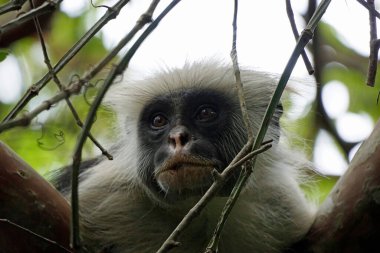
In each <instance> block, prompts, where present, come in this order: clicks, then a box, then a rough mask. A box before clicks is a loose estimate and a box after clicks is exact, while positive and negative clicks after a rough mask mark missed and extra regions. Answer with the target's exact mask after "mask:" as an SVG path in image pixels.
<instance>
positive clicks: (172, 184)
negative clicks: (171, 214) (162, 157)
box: [155, 154, 217, 201]
mask: <svg viewBox="0 0 380 253" xmlns="http://www.w3.org/2000/svg"><path fill="white" fill-rule="evenodd" d="M214 169H217V165H216V163H215V162H213V161H211V160H209V159H206V158H202V157H197V156H192V155H182V154H181V155H175V156H173V157H171V158H169V159H168V160H166V161H165V162H164V163H163V165H162V166H160V167H159V168H158V169H157V170H156V172H155V180H156V181H157V183H158V185H159V187H160V188H161V189H162V191H163V193H164V194H165V196H164V198H165V199H166V200H168V201H175V200H183V199H186V198H188V197H191V196H197V195H199V196H201V195H202V194H203V193H204V192H205V191H206V190H207V189H208V187H209V186H210V185H211V184H212V183H213V176H212V171H213V170H214Z"/></svg>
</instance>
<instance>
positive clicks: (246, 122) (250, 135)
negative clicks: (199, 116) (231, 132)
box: [230, 0, 253, 143]
mask: <svg viewBox="0 0 380 253" xmlns="http://www.w3.org/2000/svg"><path fill="white" fill-rule="evenodd" d="M234 6H235V8H234V15H233V22H232V49H231V53H230V56H231V60H232V65H233V69H234V73H235V81H236V83H235V85H236V89H237V91H238V96H239V101H240V108H241V112H242V115H243V120H244V125H245V128H246V130H247V135H248V141H252V143H253V128H252V124H251V121H250V119H249V114H248V110H247V105H246V102H245V97H244V91H243V83H242V81H241V76H240V68H239V63H238V55H237V50H236V40H237V14H238V0H234Z"/></svg>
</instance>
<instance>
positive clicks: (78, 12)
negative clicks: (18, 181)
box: [0, 0, 380, 199]
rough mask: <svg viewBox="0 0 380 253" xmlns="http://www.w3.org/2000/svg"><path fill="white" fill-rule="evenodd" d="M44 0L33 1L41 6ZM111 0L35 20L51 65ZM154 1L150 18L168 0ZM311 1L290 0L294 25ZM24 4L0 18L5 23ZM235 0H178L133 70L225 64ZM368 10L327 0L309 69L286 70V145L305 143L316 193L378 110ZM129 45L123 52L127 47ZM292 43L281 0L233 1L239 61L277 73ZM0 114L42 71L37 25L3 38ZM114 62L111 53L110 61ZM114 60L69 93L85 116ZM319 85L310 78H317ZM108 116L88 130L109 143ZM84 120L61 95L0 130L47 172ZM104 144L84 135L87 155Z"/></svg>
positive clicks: (108, 36) (0, 0)
mask: <svg viewBox="0 0 380 253" xmlns="http://www.w3.org/2000/svg"><path fill="white" fill-rule="evenodd" d="M6 2H8V1H4V0H0V4H5V3H6ZM41 2H43V1H40V3H39V4H41ZM116 2H117V1H92V2H91V1H89V0H76V1H69V0H64V1H62V3H61V4H60V6H59V8H58V9H57V10H55V11H53V12H51V13H49V14H47V15H44V16H42V17H41V18H40V22H41V24H42V27H43V31H44V39H45V42H46V44H47V52H48V54H49V57H50V60H51V62H52V64H53V65H55V63H57V61H58V60H59V59H60V58H61V57H62V56H63V55H64V54H65V53H66V52H67V51H68V50H69V49H70V48H71V47H72V46H73V45H74V44H75V43H76V42H77V41H78V40H79V39H80V38H81V37H82V36H83V35H84V33H85V32H86V31H88V30H89V29H90V28H91V27H92V26H93V25H94V24H95V22H96V21H97V20H99V18H100V17H101V16H102V15H104V13H105V12H106V11H107V8H106V7H104V6H102V5H105V6H112V5H113V4H115V3H116ZM150 2H151V1H148V0H132V1H130V3H128V4H127V5H126V6H125V7H124V8H123V9H122V11H121V12H120V13H119V15H118V17H117V18H116V19H114V20H112V21H110V22H109V23H108V24H107V25H106V26H104V27H103V29H102V30H101V31H100V32H98V33H97V34H96V35H95V36H94V37H93V38H92V39H91V41H90V42H89V43H88V44H87V45H86V46H85V47H84V48H83V49H82V50H81V51H80V52H79V54H77V55H76V56H75V57H74V58H73V59H72V60H71V61H70V63H69V64H68V65H67V66H65V67H64V68H63V70H62V71H60V72H59V74H58V77H59V78H60V80H61V82H62V83H63V84H64V85H68V84H69V83H70V82H71V81H72V80H75V78H77V77H78V76H81V75H83V73H85V72H86V71H87V70H89V69H91V67H92V66H94V65H95V64H96V63H97V62H98V61H99V60H101V59H102V58H103V57H104V56H105V55H107V52H109V50H111V49H112V48H113V47H114V46H115V45H116V44H117V43H118V41H119V40H120V39H121V38H122V37H123V36H125V34H126V33H127V32H129V31H130V29H131V28H132V27H133V26H134V24H135V22H136V20H137V19H138V17H139V16H140V15H141V14H142V13H143V12H144V11H145V10H146V9H147V7H148V6H149V4H150ZM169 2H170V1H168V0H163V1H161V2H160V4H159V6H158V8H157V10H156V12H155V16H156V15H157V14H158V13H159V12H160V11H161V10H163V8H164V7H165V6H166V5H167V4H168V3H169ZM316 2H318V1H315V0H309V1H292V5H293V11H294V15H295V19H296V23H297V27H298V30H299V32H301V31H302V29H303V28H304V27H305V24H306V23H305V22H306V21H305V20H307V19H308V18H309V17H310V12H312V11H313V10H314V8H315V5H316ZM35 3H36V4H37V5H38V1H36V2H35ZM21 13H22V11H14V12H10V13H7V14H6V15H5V14H3V15H1V16H0V25H1V26H2V25H4V24H7V22H9V20H12V19H14V18H16V17H17V16H18V15H20V14H21ZM232 14H233V1H227V0H207V1H205V0H192V1H189V0H183V1H182V2H180V3H179V4H178V5H177V6H176V7H175V8H174V9H173V11H172V12H170V13H169V15H168V16H167V17H166V18H165V19H164V20H163V22H162V23H161V24H160V25H159V26H158V28H157V29H156V30H155V31H154V32H153V34H152V35H151V36H150V37H149V38H148V39H147V40H146V41H145V42H144V43H143V45H142V46H141V48H140V49H139V50H138V52H137V54H136V55H135V57H134V58H133V59H132V61H131V64H130V68H131V69H132V70H134V71H136V73H139V75H140V77H143V76H144V75H149V74H152V73H154V72H155V71H157V70H160V69H162V68H166V67H173V66H176V67H180V66H182V65H183V64H184V63H185V62H192V61H197V60H202V59H207V58H210V57H211V58H216V59H220V60H221V61H224V62H229V61H230V57H229V53H230V50H231V37H232V25H231V24H232ZM368 20H369V18H368V11H367V10H366V9H365V8H364V7H363V6H362V5H360V4H359V3H358V2H357V1H355V0H346V1H343V0H338V1H332V3H331V5H330V7H329V8H328V10H327V12H326V14H325V15H324V17H323V19H322V22H321V23H320V25H319V27H318V29H317V31H316V34H315V36H314V39H313V41H312V43H311V44H310V45H309V46H308V48H307V54H308V56H309V58H310V60H311V61H312V63H313V65H314V67H315V70H316V72H315V75H313V76H309V75H308V72H307V70H306V67H305V65H304V63H303V61H302V59H300V60H299V61H298V63H297V65H296V68H295V70H294V72H293V74H292V78H294V79H295V80H296V82H299V83H301V84H302V85H298V86H299V88H300V92H299V94H287V95H286V103H285V110H286V113H285V117H284V118H283V120H282V125H283V127H284V128H286V129H287V130H288V131H289V132H290V133H291V134H290V143H291V145H295V146H298V147H299V148H300V149H302V150H304V151H305V153H306V154H307V156H308V158H309V159H310V160H312V161H313V162H314V163H315V164H316V167H317V169H318V171H319V173H320V174H321V177H320V180H319V181H318V182H319V183H320V186H321V199H322V198H323V197H324V196H325V194H326V193H327V192H328V191H329V190H330V188H331V186H332V185H333V184H334V183H335V181H336V179H337V177H339V176H340V175H342V173H344V171H345V170H346V168H347V164H348V163H349V161H350V159H352V157H353V155H354V154H355V152H356V151H357V149H358V147H359V146H360V144H361V142H362V141H363V140H364V139H365V138H366V137H368V135H369V134H370V133H371V131H372V129H373V127H374V124H375V123H376V121H377V120H378V118H379V116H380V110H379V109H380V105H379V103H378V101H377V100H378V96H379V85H378V84H377V83H376V85H375V86H374V87H369V86H367V85H366V75H367V66H368V56H369V40H370V36H369V35H370V29H369V21H368ZM130 45H131V43H129V44H128V45H127V46H126V48H125V49H124V50H122V52H121V53H120V56H121V55H123V52H125V51H126V50H127V49H128V47H129V46H130ZM294 46H295V38H294V36H293V33H292V31H291V27H290V23H289V20H288V17H287V12H286V5H285V1H278V0H267V1H251V0H240V1H239V18H238V44H237V51H238V57H239V62H240V64H241V65H242V66H244V67H247V68H252V69H257V70H262V71H269V72H274V73H279V74H281V72H282V71H283V69H284V67H285V65H286V63H287V61H288V59H289V57H290V54H291V53H292V50H293V49H294ZM0 48H1V49H0V60H1V62H0V118H1V119H3V118H4V117H5V116H6V115H7V114H8V113H9V111H10V110H11V108H12V107H13V106H14V105H15V104H16V103H17V101H18V100H19V99H20V98H21V96H22V95H23V94H24V93H25V92H26V90H27V89H28V88H29V87H31V86H32V85H33V84H34V83H36V82H37V81H38V80H40V79H41V78H42V77H43V76H44V75H45V74H46V73H47V71H48V69H47V66H46V64H45V63H44V57H43V54H42V49H41V43H40V42H39V39H38V36H37V35H36V33H35V28H34V26H33V25H31V26H26V25H20V26H19V29H18V30H16V29H15V30H14V31H13V33H12V34H2V36H1V37H0ZM114 62H117V58H116V59H115V60H114ZM111 67H112V65H109V66H107V67H106V68H105V69H104V70H103V71H102V73H101V74H100V75H98V76H96V77H95V78H94V79H92V81H91V83H90V84H88V85H87V87H86V89H85V92H84V93H82V94H80V95H78V96H73V97H71V101H72V102H73V104H74V106H75V108H76V110H77V111H78V113H79V115H80V118H81V119H82V120H84V119H85V116H86V113H87V112H88V109H89V103H91V99H92V97H93V96H94V94H96V89H97V88H98V87H99V86H100V85H101V83H102V80H103V79H104V77H105V76H106V74H107V72H108V71H109V70H110V68H111ZM314 83H316V84H314ZM57 92H58V88H57V87H56V85H55V84H54V83H53V82H50V83H49V84H48V85H47V86H46V87H45V88H44V89H43V90H42V91H41V92H40V93H39V94H38V96H36V97H35V98H34V99H32V100H31V101H30V102H29V103H28V105H27V106H26V107H25V109H24V112H25V111H31V110H33V108H35V107H36V106H38V105H40V104H41V103H42V102H43V101H44V100H46V99H49V98H50V97H52V96H53V95H54V94H56V93H57ZM112 119H113V115H112V113H111V112H109V111H108V110H107V109H106V108H101V109H100V111H99V112H98V114H97V119H96V122H95V124H94V126H93V130H92V131H91V132H92V133H93V135H94V136H95V137H96V138H97V139H98V140H99V142H100V143H101V144H102V145H103V146H104V147H105V148H109V146H110V144H112V138H114V135H113V132H114V131H113V128H112V126H111V125H110V121H111V120H112ZM79 131H80V128H79V127H78V126H77V125H76V123H75V120H74V118H73V117H72V115H71V113H70V111H69V110H68V108H67V105H66V104H65V102H64V101H63V102H61V103H60V104H59V105H56V106H53V108H51V109H50V110H49V111H45V112H43V113H41V114H39V115H38V117H37V118H35V119H34V120H33V121H32V123H31V124H30V126H28V127H26V128H21V127H16V128H13V129H11V130H7V131H5V132H2V133H0V140H1V141H3V142H5V143H6V144H7V145H9V146H10V147H11V148H12V149H14V150H15V151H16V152H17V153H18V154H19V155H20V156H21V157H23V158H24V159H25V160H26V161H27V162H28V163H29V164H30V165H31V166H32V167H34V168H35V169H37V170H38V171H39V172H40V173H41V174H43V175H46V174H47V173H48V172H49V171H51V170H52V169H57V168H59V167H61V166H64V165H66V164H69V163H71V162H72V153H73V149H74V146H75V143H76V139H77V135H78V133H79ZM99 154H100V151H99V150H98V149H97V148H96V147H94V145H93V144H92V143H91V142H90V141H87V143H86V146H85V151H84V157H93V156H96V155H99Z"/></svg>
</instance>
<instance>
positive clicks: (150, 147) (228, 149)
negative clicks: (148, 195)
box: [138, 89, 245, 202]
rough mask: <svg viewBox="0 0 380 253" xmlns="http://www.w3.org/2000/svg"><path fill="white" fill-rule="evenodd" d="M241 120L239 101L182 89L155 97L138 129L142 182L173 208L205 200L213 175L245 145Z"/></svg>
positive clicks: (210, 93) (200, 90)
mask: <svg viewBox="0 0 380 253" xmlns="http://www.w3.org/2000/svg"><path fill="white" fill-rule="evenodd" d="M236 112H238V113H236ZM238 118H239V119H240V118H241V116H240V110H239V106H238V103H237V101H236V100H234V99H232V98H231V97H228V96H227V95H226V94H223V93H221V92H220V91H213V90H204V89H203V90H202V89H182V90H179V91H172V92H171V93H170V94H165V95H161V96H157V97H155V99H154V100H153V101H151V102H150V103H148V104H147V105H146V106H145V107H144V109H143V111H142V113H141V116H140V119H139V123H138V124H139V126H138V129H139V131H138V141H139V147H140V152H139V153H140V154H141V157H140V158H139V175H140V177H141V179H142V181H143V182H144V183H145V184H146V185H147V186H148V189H149V190H150V191H152V192H153V193H154V194H155V195H156V196H159V197H160V198H162V199H165V200H167V201H169V202H172V201H175V200H181V199H185V198H187V197H189V196H195V195H199V196H201V194H203V193H204V192H205V191H206V190H207V189H208V187H209V186H210V185H211V184H212V182H213V178H212V171H213V170H216V171H219V172H221V171H222V170H223V169H224V168H225V167H226V166H227V165H228V163H229V162H230V161H231V160H232V158H233V157H234V156H235V155H236V153H237V152H238V151H239V149H240V148H241V147H242V145H243V144H244V141H245V140H243V138H242V136H244V135H245V134H244V130H243V129H241V127H240V128H239V127H236V126H235V124H233V122H234V120H236V121H238V122H239V119H238ZM240 122H241V121H240ZM231 181H233V180H231ZM229 184H231V185H233V182H231V183H227V185H229ZM229 188H231V187H229V186H226V187H225V189H224V192H228V191H229V190H228V189H229ZM222 191H223V190H222Z"/></svg>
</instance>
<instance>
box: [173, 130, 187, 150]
mask: <svg viewBox="0 0 380 253" xmlns="http://www.w3.org/2000/svg"><path fill="white" fill-rule="evenodd" d="M188 142H189V133H188V132H187V130H186V128H184V127H176V128H174V129H172V131H170V133H169V144H170V146H171V147H172V148H174V150H175V152H178V151H180V150H182V149H183V148H184V147H185V146H186V144H187V143H188Z"/></svg>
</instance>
